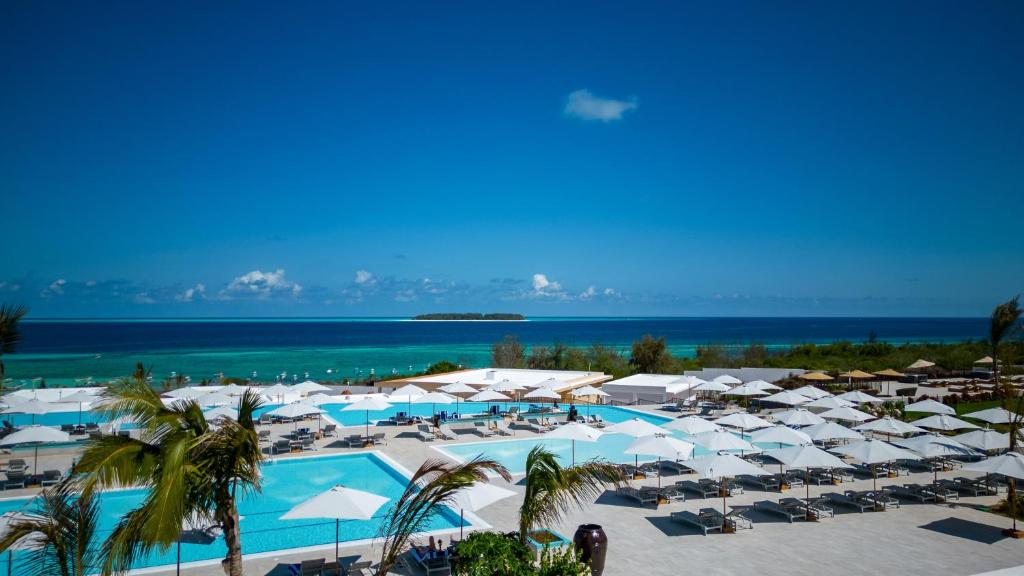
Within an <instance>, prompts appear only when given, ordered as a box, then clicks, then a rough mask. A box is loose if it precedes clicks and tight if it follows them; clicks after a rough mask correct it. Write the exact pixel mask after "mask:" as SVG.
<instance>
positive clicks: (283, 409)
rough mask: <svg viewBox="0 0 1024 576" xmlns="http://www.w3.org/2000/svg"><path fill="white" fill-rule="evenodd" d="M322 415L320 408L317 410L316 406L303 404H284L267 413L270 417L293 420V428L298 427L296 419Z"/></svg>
mask: <svg viewBox="0 0 1024 576" xmlns="http://www.w3.org/2000/svg"><path fill="white" fill-rule="evenodd" d="M323 413H324V411H323V410H321V409H320V408H317V407H316V406H313V405H311V404H307V403H305V402H292V403H291V404H285V405H284V406H279V407H277V408H274V409H273V410H271V411H269V412H267V414H269V415H271V416H280V417H282V418H289V419H291V420H294V426H293V428H298V427H299V422H298V420H295V419H296V418H302V417H303V416H310V415H313V414H323Z"/></svg>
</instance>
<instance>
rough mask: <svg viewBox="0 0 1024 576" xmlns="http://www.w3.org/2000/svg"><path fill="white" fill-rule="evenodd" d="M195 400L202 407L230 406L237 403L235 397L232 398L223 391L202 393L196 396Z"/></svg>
mask: <svg viewBox="0 0 1024 576" xmlns="http://www.w3.org/2000/svg"><path fill="white" fill-rule="evenodd" d="M196 402H198V403H199V405H200V406H202V407H204V408H205V407H207V406H231V405H235V406H237V405H238V399H237V398H232V397H231V396H228V395H227V394H224V393H223V392H212V393H210V394H203V395H202V396H200V397H198V398H196Z"/></svg>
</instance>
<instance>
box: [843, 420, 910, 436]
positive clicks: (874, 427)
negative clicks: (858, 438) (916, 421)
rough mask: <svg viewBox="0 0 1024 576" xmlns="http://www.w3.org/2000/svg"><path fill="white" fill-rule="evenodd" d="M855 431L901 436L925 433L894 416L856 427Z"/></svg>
mask: <svg viewBox="0 0 1024 576" xmlns="http://www.w3.org/2000/svg"><path fill="white" fill-rule="evenodd" d="M853 429H854V430H859V431H861V432H864V431H868V430H870V431H871V432H876V433H878V434H899V435H901V436H902V435H903V434H916V433H919V432H924V431H925V430H924V428H918V427H917V426H914V425H913V424H907V423H906V422H903V421H902V420H897V419H895V418H893V417H892V416H886V417H884V418H879V419H878V420H872V421H871V422H867V423H866V424H861V425H860V426H854V428H853Z"/></svg>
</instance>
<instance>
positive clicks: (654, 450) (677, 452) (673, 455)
mask: <svg viewBox="0 0 1024 576" xmlns="http://www.w3.org/2000/svg"><path fill="white" fill-rule="evenodd" d="M623 454H632V455H634V456H639V455H644V456H654V457H655V458H657V459H658V468H657V469H658V488H661V459H662V458H664V459H666V460H672V461H677V460H686V459H688V458H689V457H690V456H692V455H693V444H691V443H689V442H684V441H683V440H678V439H676V438H672V437H671V436H665V435H664V434H657V435H654V436H641V437H639V438H637V439H636V440H633V441H632V442H631V443H630V444H629V446H628V447H627V448H626V449H625V450H624V451H623Z"/></svg>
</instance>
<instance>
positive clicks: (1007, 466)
mask: <svg viewBox="0 0 1024 576" xmlns="http://www.w3.org/2000/svg"><path fill="white" fill-rule="evenodd" d="M964 470H971V471H973V472H984V473H985V474H1002V475H1003V476H1006V477H1008V478H1013V481H1014V482H1016V481H1017V480H1024V455H1022V454H1020V453H1018V452H1007V453H1005V454H1000V455H999V456H993V457H991V458H986V459H984V460H982V461H981V462H974V463H973V464H968V465H966V466H964ZM1008 502H1010V506H1011V508H1010V513H1011V514H1010V515H1011V517H1012V518H1013V528H1012V531H1013V532H1014V533H1016V532H1017V515H1016V514H1015V513H1014V512H1015V510H1014V509H1013V508H1012V506H1013V500H1008Z"/></svg>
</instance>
